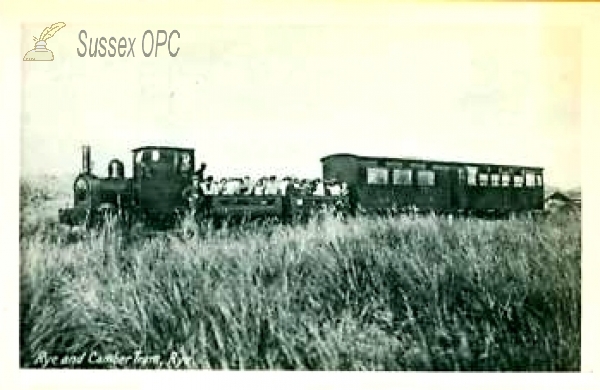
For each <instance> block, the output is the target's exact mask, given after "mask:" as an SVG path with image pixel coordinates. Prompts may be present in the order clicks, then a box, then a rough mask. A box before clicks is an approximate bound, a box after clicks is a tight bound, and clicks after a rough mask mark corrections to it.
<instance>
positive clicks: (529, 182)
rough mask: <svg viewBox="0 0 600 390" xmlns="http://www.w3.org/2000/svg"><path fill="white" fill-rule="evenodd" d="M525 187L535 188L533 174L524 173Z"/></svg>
mask: <svg viewBox="0 0 600 390" xmlns="http://www.w3.org/2000/svg"><path fill="white" fill-rule="evenodd" d="M525 186H526V187H534V186H535V174H534V173H533V172H526V173H525Z"/></svg>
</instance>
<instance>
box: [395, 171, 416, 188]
mask: <svg viewBox="0 0 600 390" xmlns="http://www.w3.org/2000/svg"><path fill="white" fill-rule="evenodd" d="M392 179H393V183H394V185H400V186H410V185H412V170H411V169H408V168H406V169H394V171H393V173H392Z"/></svg>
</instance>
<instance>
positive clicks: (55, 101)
mask: <svg viewBox="0 0 600 390" xmlns="http://www.w3.org/2000/svg"><path fill="white" fill-rule="evenodd" d="M537 6H539V7H542V5H537ZM535 7H536V5H530V6H529V8H527V9H526V10H524V9H521V10H518V11H514V12H516V14H515V19H518V23H517V22H515V23H512V22H509V21H510V20H511V18H510V17H507V18H505V19H504V21H500V22H495V23H491V22H490V23H486V22H485V17H482V18H474V19H472V21H467V22H461V23H456V22H452V20H446V19H444V16H443V15H444V14H443V13H439V14H437V16H436V17H435V18H429V19H428V18H427V17H420V18H416V19H411V18H410V17H409V16H407V15H406V13H403V14H402V15H401V16H400V14H401V11H402V10H400V9H396V11H393V12H397V13H398V15H399V16H398V17H397V18H394V17H389V18H388V19H386V21H385V23H377V22H375V21H373V20H371V19H369V20H367V19H365V21H363V22H361V21H360V20H359V21H356V19H352V20H346V21H345V22H344V21H342V22H339V21H335V19H334V18H318V19H317V20H316V21H315V20H313V19H310V18H307V19H305V20H303V19H301V18H297V19H296V20H293V21H288V22H286V21H281V22H279V23H278V22H273V21H272V20H271V21H268V22H267V21H262V22H261V21H253V22H248V21H239V22H230V23H218V22H215V20H206V21H202V20H200V21H194V20H193V18H180V19H175V20H168V22H164V23H162V24H161V23H154V22H152V23H150V22H148V23H143V22H141V21H136V22H129V23H125V22H119V21H115V22H114V23H100V22H93V21H89V22H87V21H80V20H71V19H69V20H64V22H65V23H66V24H67V26H66V27H65V28H63V29H62V30H61V31H59V32H57V33H56V35H55V36H54V37H53V38H51V39H50V40H48V43H47V47H48V48H49V49H50V50H52V51H53V52H54V56H55V60H54V61H53V62H45V63H44V62H23V64H22V67H21V79H22V81H21V85H22V88H21V168H22V174H32V173H33V174H38V173H48V174H63V173H73V174H75V173H77V172H78V170H79V169H80V164H81V155H80V153H81V152H80V146H81V145H82V144H89V145H91V147H92V159H93V160H94V167H95V171H96V173H100V174H103V175H104V174H105V172H106V164H107V162H108V161H109V159H111V158H112V157H118V158H120V159H122V160H124V162H125V163H126V167H127V168H126V173H127V174H128V175H129V174H130V173H131V172H130V164H131V156H130V150H131V149H133V148H135V147H137V146H141V145H150V144H156V145H171V146H182V147H193V148H195V149H196V160H197V162H198V163H199V162H200V161H205V162H206V163H207V164H208V171H210V173H211V174H214V175H215V176H217V177H223V176H233V175H243V174H250V175H254V176H257V175H263V174H278V175H283V174H293V175H297V176H304V177H317V176H319V175H320V174H321V166H320V162H319V159H320V158H321V157H323V156H325V155H327V154H332V153H355V154H359V155H361V154H362V155H373V156H392V157H419V158H428V159H436V160H458V161H472V162H490V163H500V164H503V163H504V164H522V165H532V166H542V167H544V168H545V169H546V182H547V183H549V184H554V185H558V186H564V187H573V186H579V185H580V183H581V177H580V176H581V171H580V168H581V167H580V159H581V141H582V140H581V129H580V127H581V62H582V56H583V45H582V35H581V30H580V29H579V28H577V27H571V26H565V25H562V26H561V25H559V24H558V23H556V24H554V23H551V22H548V21H547V20H545V19H543V18H541V17H540V12H538V10H537V9H536V8H535ZM404 11H405V10H404ZM391 12H392V11H391ZM393 12H392V14H393ZM482 12H484V11H482ZM491 12H493V11H491ZM419 15H421V16H423V14H422V13H421V14H419ZM440 15H441V16H440ZM482 15H483V14H482ZM509 16H510V15H509ZM56 21H58V20H56ZM56 21H55V20H48V22H47V23H42V22H36V23H29V24H28V23H25V24H23V26H22V34H21V37H22V45H21V46H22V52H23V55H24V54H25V53H26V52H27V51H28V50H30V49H32V48H33V45H34V42H33V38H32V37H33V36H39V35H40V33H41V31H42V30H43V29H44V28H45V27H47V26H49V25H50V24H52V23H55V22H56ZM407 21H410V22H407ZM150 28H152V29H154V30H156V29H159V28H162V29H166V30H168V32H170V31H171V30H173V29H177V30H178V31H179V33H180V36H181V38H180V39H174V41H173V43H172V47H173V48H175V47H179V48H180V51H179V53H178V55H177V57H174V58H172V57H170V56H169V55H168V52H167V50H166V49H165V48H161V51H159V53H158V55H157V57H153V56H152V57H149V58H145V57H144V56H143V54H142V49H141V44H142V42H141V41H142V36H143V33H144V31H145V30H146V29H150ZM81 30H86V32H87V43H86V45H89V39H90V38H92V39H94V40H95V38H99V37H102V36H104V37H106V38H107V39H108V38H110V37H112V36H114V37H115V38H117V39H118V38H120V37H121V36H124V37H129V38H132V39H133V38H136V43H135V45H134V52H135V57H134V58H131V57H126V58H119V57H114V58H109V57H105V58H99V57H95V58H91V57H89V56H86V57H83V58H82V57H79V56H78V55H77V50H78V49H79V50H80V51H81V50H82V49H83V46H82V44H81V43H80V41H79V32H80V31H81Z"/></svg>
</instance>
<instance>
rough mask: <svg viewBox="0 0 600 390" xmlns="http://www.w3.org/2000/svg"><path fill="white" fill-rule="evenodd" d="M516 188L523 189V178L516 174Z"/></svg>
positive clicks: (514, 179)
mask: <svg viewBox="0 0 600 390" xmlns="http://www.w3.org/2000/svg"><path fill="white" fill-rule="evenodd" d="M513 181H514V186H515V187H523V176H522V175H520V174H516V175H514V176H513Z"/></svg>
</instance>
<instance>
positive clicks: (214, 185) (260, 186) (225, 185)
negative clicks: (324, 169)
mask: <svg viewBox="0 0 600 390" xmlns="http://www.w3.org/2000/svg"><path fill="white" fill-rule="evenodd" d="M205 169H206V164H202V165H201V168H200V169H199V170H198V171H196V172H195V173H194V176H193V183H192V185H191V186H189V187H188V188H186V189H185V190H184V197H186V198H189V197H190V196H194V195H195V196H198V195H254V196H265V195H266V196H269V195H283V196H285V195H288V194H297V195H315V196H341V195H347V194H348V185H347V183H345V182H340V181H338V180H326V181H323V180H321V179H314V180H308V179H298V178H295V177H290V176H286V177H284V178H282V179H279V178H277V176H274V175H273V176H269V177H267V176H263V177H261V178H259V179H258V180H256V181H254V180H252V179H250V177H249V176H245V177H243V178H229V179H221V180H217V179H215V178H214V177H213V176H207V177H206V178H205V177H204V171H205Z"/></svg>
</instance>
